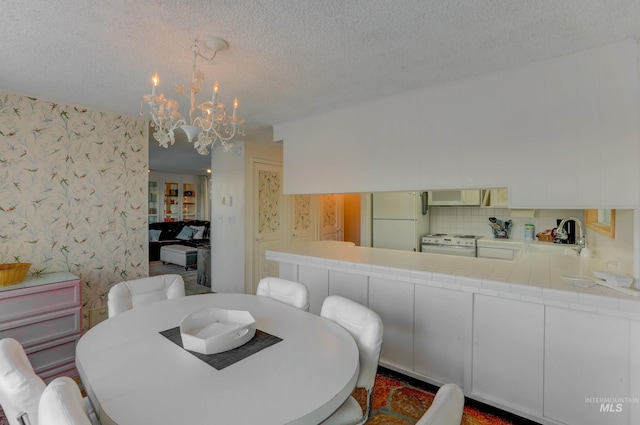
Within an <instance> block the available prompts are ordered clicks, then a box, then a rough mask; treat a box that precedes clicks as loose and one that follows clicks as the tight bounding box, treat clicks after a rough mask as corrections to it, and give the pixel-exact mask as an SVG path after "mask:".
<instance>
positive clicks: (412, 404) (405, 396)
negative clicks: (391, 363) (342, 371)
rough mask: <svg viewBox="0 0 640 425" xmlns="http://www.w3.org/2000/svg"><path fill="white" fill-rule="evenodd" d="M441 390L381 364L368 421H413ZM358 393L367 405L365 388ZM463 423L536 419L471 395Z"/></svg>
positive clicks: (506, 424) (386, 424) (516, 424)
mask: <svg viewBox="0 0 640 425" xmlns="http://www.w3.org/2000/svg"><path fill="white" fill-rule="evenodd" d="M408 381H411V383H410V382H408ZM412 384H415V385H412ZM427 388H429V389H427ZM437 390H438V389H437V388H436V387H432V386H430V385H428V384H424V383H422V382H420V381H417V380H413V379H411V378H409V379H408V380H405V379H401V378H400V377H399V376H398V374H395V373H394V372H392V371H388V370H386V369H384V368H380V369H379V370H378V375H377V376H376V384H375V387H374V390H373V406H372V411H371V417H370V418H369V420H368V421H367V425H413V424H415V423H416V422H417V421H418V420H419V419H420V418H421V417H422V416H423V415H424V413H425V412H426V411H427V409H428V408H429V406H431V403H432V402H433V398H434V397H435V393H436V391H437ZM354 397H355V398H356V400H358V402H359V403H360V405H361V406H363V408H364V406H366V401H365V400H366V391H365V390H362V389H356V391H355V392H354ZM461 424H462V425H525V424H526V425H533V424H536V423H535V422H532V421H529V420H526V419H523V418H520V417H517V416H514V415H511V414H509V413H506V412H503V411H501V410H498V409H495V408H492V407H490V406H486V405H484V404H481V403H477V402H473V401H469V400H468V399H467V400H465V406H464V414H463V416H462V422H461Z"/></svg>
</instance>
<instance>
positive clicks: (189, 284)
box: [149, 261, 211, 295]
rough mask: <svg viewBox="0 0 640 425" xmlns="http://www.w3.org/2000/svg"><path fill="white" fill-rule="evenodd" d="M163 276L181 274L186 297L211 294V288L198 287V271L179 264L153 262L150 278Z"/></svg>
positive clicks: (150, 266) (151, 263)
mask: <svg viewBox="0 0 640 425" xmlns="http://www.w3.org/2000/svg"><path fill="white" fill-rule="evenodd" d="M161 274H179V275H181V276H182V280H184V291H185V293H186V295H194V294H205V293H208V292H211V288H209V287H207V286H202V285H198V283H197V282H198V270H197V269H194V268H189V270H185V269H184V267H182V266H180V265H178V264H171V263H167V264H162V261H151V262H150V263H149V276H158V275H161Z"/></svg>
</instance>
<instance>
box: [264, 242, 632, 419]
mask: <svg viewBox="0 0 640 425" xmlns="http://www.w3.org/2000/svg"><path fill="white" fill-rule="evenodd" d="M483 243H484V242H483ZM487 243H488V244H491V241H487ZM494 243H497V242H494ZM503 244H509V245H510V246H511V248H513V249H514V252H515V251H516V250H517V254H515V256H514V259H513V260H501V259H486V258H468V257H461V256H450V255H441V254H428V253H421V252H407V251H398V250H389V249H380V248H369V247H358V246H353V245H352V244H347V243H343V242H330V241H322V242H310V243H303V244H297V245H295V246H281V247H277V248H272V249H271V250H269V251H267V252H266V258H267V260H271V261H275V262H278V263H279V275H280V277H282V278H285V279H290V280H296V281H298V282H301V283H303V284H304V285H305V286H307V288H308V289H309V294H310V311H311V312H313V313H316V314H317V313H319V311H320V307H321V305H322V301H323V300H324V298H326V297H327V296H329V295H342V296H345V297H347V298H350V299H352V300H354V301H356V302H359V303H361V304H363V305H367V306H368V307H369V308H371V309H373V310H374V311H376V312H377V313H378V314H380V316H381V318H382V321H383V323H384V335H383V344H382V353H381V357H380V363H381V364H382V365H384V366H385V367H388V368H391V369H394V370H396V371H399V372H402V373H404V374H406V375H409V376H413V377H416V378H418V379H421V380H423V381H425V382H429V383H432V384H434V385H442V384H444V383H447V382H453V383H456V384H458V385H459V386H460V387H462V388H463V389H464V393H465V395H466V396H467V397H469V398H472V399H475V400H478V401H481V402H484V403H487V404H490V405H493V406H495V407H498V408H501V409H503V410H507V411H510V412H512V413H515V414H517V415H519V416H522V417H525V418H528V419H532V420H534V421H536V422H538V423H541V424H548V425H560V424H580V425H589V424H593V425H600V424H603V423H607V424H611V425H630V424H635V423H640V297H636V296H631V295H627V294H624V293H621V292H619V291H617V290H613V289H609V288H607V287H603V286H600V285H593V282H591V284H592V285H591V286H590V287H587V286H589V285H588V284H584V283H585V282H579V281H578V282H576V281H575V280H569V279H567V278H566V277H569V278H575V277H578V276H580V277H586V278H587V279H589V278H592V277H593V272H594V271H599V270H607V268H606V266H607V264H606V260H605V259H601V258H586V257H580V256H577V255H576V254H577V253H576V252H573V251H572V247H571V246H558V245H555V246H554V244H549V243H542V242H529V243H524V242H523V243H519V242H514V241H509V242H506V241H504V242H503ZM502 246H503V247H506V246H507V245H502ZM563 276H565V277H563ZM571 282H573V284H572V283H571ZM610 400H617V401H620V402H619V403H618V402H616V403H613V404H611V403H612V402H610Z"/></svg>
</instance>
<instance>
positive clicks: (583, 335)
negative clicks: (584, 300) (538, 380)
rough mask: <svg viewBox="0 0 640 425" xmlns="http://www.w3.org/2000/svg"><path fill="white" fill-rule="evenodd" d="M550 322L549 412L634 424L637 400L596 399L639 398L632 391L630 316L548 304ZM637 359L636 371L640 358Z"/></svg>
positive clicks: (595, 423)
mask: <svg viewBox="0 0 640 425" xmlns="http://www.w3.org/2000/svg"><path fill="white" fill-rule="evenodd" d="M545 324H546V326H545V327H546V333H545V341H544V347H545V361H544V416H545V417H547V418H549V419H553V420H556V421H559V422H562V423H568V424H580V425H601V424H608V425H622V424H625V425H626V424H629V423H630V422H629V413H630V409H631V408H632V404H630V403H623V404H622V405H621V406H618V403H617V402H615V401H614V402H608V401H607V402H604V403H602V402H601V401H598V400H596V399H598V398H601V399H607V398H609V399H616V398H621V397H638V393H637V392H636V393H630V392H629V385H630V382H629V377H631V378H632V379H633V377H634V375H630V373H629V372H630V371H629V361H630V358H629V348H630V347H629V321H628V320H626V319H622V318H618V317H611V316H605V315H601V314H595V313H590V312H583V311H576V310H568V309H563V308H557V307H551V306H549V307H547V310H546V317H545ZM634 326H635V329H636V330H637V329H638V327H637V324H635V325H634ZM637 349H638V347H636V350H637ZM636 354H637V353H636ZM633 361H634V362H635V366H634V368H635V370H636V371H637V369H638V357H636V358H635V359H633ZM637 376H638V375H637V374H636V375H635V377H637ZM636 381H637V378H636V380H634V381H633V382H632V384H633V385H638V383H637V382H636ZM636 408H637V406H636ZM603 409H604V410H603ZM632 423H637V422H632Z"/></svg>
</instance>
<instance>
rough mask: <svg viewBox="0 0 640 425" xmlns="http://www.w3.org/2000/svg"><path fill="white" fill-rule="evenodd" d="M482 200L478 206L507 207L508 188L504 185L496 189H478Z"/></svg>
mask: <svg viewBox="0 0 640 425" xmlns="http://www.w3.org/2000/svg"><path fill="white" fill-rule="evenodd" d="M480 196H481V198H482V201H481V203H480V206H481V207H483V208H508V207H509V189H507V188H506V187H502V188H496V189H482V190H481V191H480Z"/></svg>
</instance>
